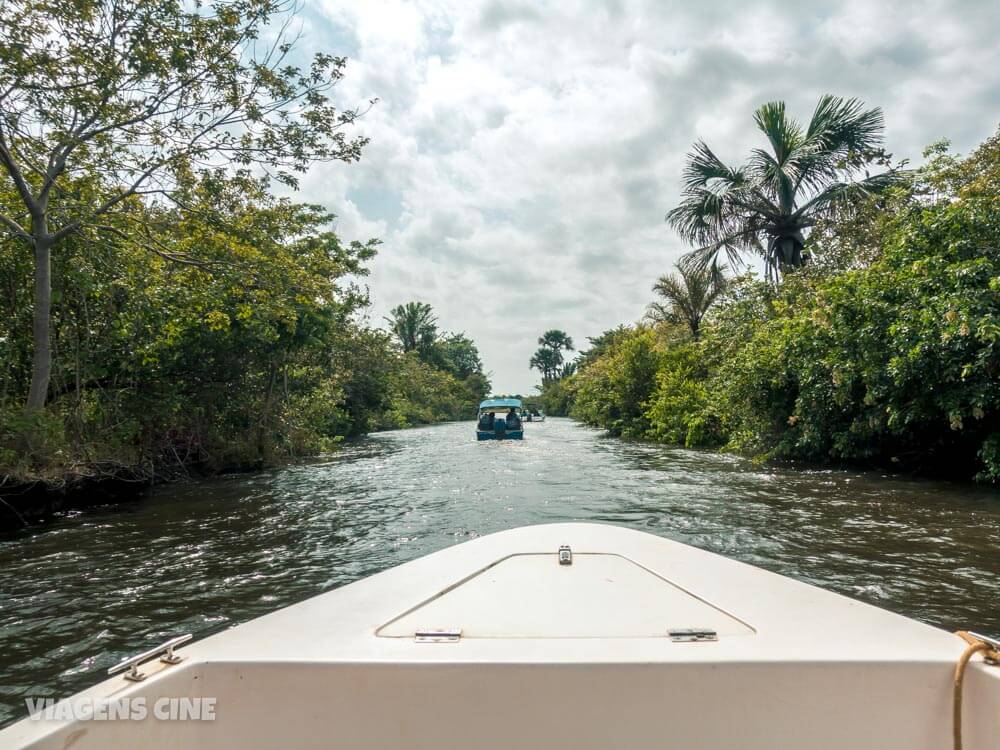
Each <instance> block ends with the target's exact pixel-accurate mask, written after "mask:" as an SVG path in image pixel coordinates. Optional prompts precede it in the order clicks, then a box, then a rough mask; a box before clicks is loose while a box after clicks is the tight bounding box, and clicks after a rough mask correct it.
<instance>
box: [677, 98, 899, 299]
mask: <svg viewBox="0 0 1000 750" xmlns="http://www.w3.org/2000/svg"><path fill="white" fill-rule="evenodd" d="M754 122H755V123H756V124H757V128H758V130H760V132H761V134H762V135H763V136H764V137H765V138H766V140H767V143H768V145H769V146H770V150H765V149H759V148H758V149H754V151H753V152H752V154H751V156H750V157H749V159H747V161H746V163H745V164H743V165H742V166H740V167H738V168H733V167H730V166H727V165H726V164H724V163H723V162H722V161H720V160H719V158H718V157H717V156H716V155H715V154H714V153H713V152H712V150H711V149H710V148H709V147H708V146H707V145H706V144H705V143H704V142H702V141H699V142H698V143H696V144H695V145H694V149H693V151H692V152H691V153H690V154H689V155H688V160H687V165H686V166H685V168H684V191H683V194H682V198H681V203H680V205H678V206H677V207H676V208H674V209H672V210H671V211H670V212H669V213H668V214H667V221H668V222H669V223H670V224H671V226H673V227H674V229H676V230H677V231H678V232H679V233H680V234H681V236H682V237H684V238H685V239H687V240H689V241H690V242H692V243H695V244H696V245H698V246H699V247H698V249H697V250H695V251H693V253H691V255H689V256H688V260H689V262H690V261H693V262H694V264H695V265H696V266H699V265H700V266H702V267H704V266H708V265H710V264H711V263H712V262H714V261H715V259H716V258H717V257H718V255H719V253H725V254H726V255H727V256H728V258H729V260H730V262H731V263H732V264H733V265H734V266H735V264H737V263H738V262H739V260H740V257H739V256H740V254H741V253H754V254H757V255H760V256H761V257H762V258H763V259H764V263H765V266H766V268H767V273H768V277H769V278H771V279H777V277H778V275H779V274H780V273H783V272H785V271H787V270H790V269H794V268H798V267H801V266H802V265H804V263H805V261H806V257H807V256H806V255H805V254H804V253H803V248H804V244H805V234H806V233H807V232H808V231H809V228H810V227H812V226H813V225H814V224H815V223H816V222H817V221H821V220H823V219H826V218H830V217H833V216H838V215H841V214H843V213H844V211H845V210H848V209H850V208H852V207H853V205H855V203H856V202H857V201H858V199H859V198H864V197H867V196H870V195H874V194H878V193H880V192H882V191H884V190H886V189H887V188H889V187H891V186H893V185H895V184H898V183H899V181H900V178H901V177H902V175H901V174H900V173H899V172H897V171H895V170H891V169H890V170H888V171H886V172H882V173H879V174H874V175H872V174H870V173H869V168H870V167H871V166H872V165H877V166H888V164H889V156H888V155H887V154H886V153H885V152H884V151H883V150H882V130H883V127H884V125H883V118H882V111H881V110H880V109H878V108H874V109H868V110H866V109H864V105H863V104H862V102H860V101H858V100H857V99H842V98H840V97H836V96H830V95H826V96H823V97H821V98H820V100H819V103H818V104H817V105H816V109H815V110H814V111H813V114H812V117H811V118H810V120H809V122H808V123H807V124H806V125H805V126H804V127H803V126H802V125H801V124H800V123H799V122H797V121H796V120H795V119H794V118H792V117H790V116H788V114H787V113H786V111H785V103H784V102H769V103H767V104H765V105H763V106H762V107H760V108H759V109H758V110H757V111H756V112H754ZM861 172H864V177H860V178H858V175H859V173H861Z"/></svg>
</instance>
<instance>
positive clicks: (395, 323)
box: [385, 302, 437, 352]
mask: <svg viewBox="0 0 1000 750" xmlns="http://www.w3.org/2000/svg"><path fill="white" fill-rule="evenodd" d="M385 321H386V322H387V323H388V324H389V330H391V331H392V332H393V334H395V336H396V338H397V339H399V344H400V346H402V347H403V351H404V352H411V351H414V350H416V351H418V352H424V351H427V350H428V349H430V348H431V347H432V346H434V342H435V341H436V340H437V318H436V317H434V309H433V308H432V307H431V306H430V305H428V304H427V303H426V302H407V303H406V304H405V305H397V306H396V307H394V308H393V309H392V310H391V311H390V313H389V315H388V316H387V317H386V318H385Z"/></svg>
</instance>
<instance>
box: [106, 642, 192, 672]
mask: <svg viewBox="0 0 1000 750" xmlns="http://www.w3.org/2000/svg"><path fill="white" fill-rule="evenodd" d="M191 638H193V636H192V635H191V634H190V633H188V634H186V635H179V636H177V637H176V638H171V639H170V640H169V641H167V642H166V643H163V644H160V645H159V646H157V647H156V648H151V649H149V651H143V652H142V653H141V654H136V655H135V656H130V657H129V658H128V659H126V660H125V661H122V662H119V663H118V664H115V666H113V667H111V669H109V670H108V674H116V673H117V672H122V671H124V670H126V669H127V670H128V671H127V672H125V674H124V675H123V676H124V677H125V679H126V680H130V681H132V682H142V681H143V680H145V679H146V675H145V674H143V673H142V672H140V671H139V665H140V664H142V663H143V662H146V661H149V660H150V659H152V658H154V657H157V656H159V657H160V661H162V662H163V663H164V664H177V663H178V662H181V661H183V660H184V657H183V656H178V655H177V654H175V653H174V649H175V648H177V647H178V646H180V645H181V644H182V643H187V642H188V641H190V640H191Z"/></svg>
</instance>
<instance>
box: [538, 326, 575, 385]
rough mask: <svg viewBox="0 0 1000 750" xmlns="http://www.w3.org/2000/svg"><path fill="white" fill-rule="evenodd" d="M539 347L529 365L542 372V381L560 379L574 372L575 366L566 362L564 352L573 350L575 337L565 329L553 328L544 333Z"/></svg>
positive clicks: (540, 338)
mask: <svg viewBox="0 0 1000 750" xmlns="http://www.w3.org/2000/svg"><path fill="white" fill-rule="evenodd" d="M538 343H539V344H540V347H539V349H538V350H537V351H536V352H535V353H534V354H533V355H532V356H531V360H530V361H529V362H528V365H529V366H530V367H531V369H533V370H538V371H539V372H540V373H542V382H543V383H548V382H551V381H554V380H558V379H560V378H563V377H565V376H567V375H570V374H571V373H572V372H573V369H574V368H573V366H572V365H569V369H567V365H565V364H564V361H565V360H564V358H563V352H571V351H573V339H571V338H570V337H569V336H568V335H567V334H566V332H565V331H560V330H558V329H552V330H550V331H546V332H545V333H543V334H542V335H541V336H540V337H539V339H538Z"/></svg>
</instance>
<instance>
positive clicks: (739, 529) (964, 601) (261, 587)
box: [0, 419, 1000, 724]
mask: <svg viewBox="0 0 1000 750" xmlns="http://www.w3.org/2000/svg"><path fill="white" fill-rule="evenodd" d="M473 429H474V427H473V424H472V423H471V422H470V423H455V424H446V425H439V426H435V427H428V428H422V429H415V430H407V431H401V432H392V433H384V434H378V435H374V436H372V437H371V438H369V439H367V440H365V441H363V442H361V443H358V444H354V445H350V446H348V447H346V448H345V449H343V450H342V451H340V452H338V453H337V454H335V455H331V456H327V457H324V458H321V459H317V460H313V461H309V462H307V463H300V464H296V465H293V466H287V467H284V468H282V469H279V470H275V471H271V472H266V473H260V474H253V475H240V476H230V477H223V478H220V479H215V480H211V481H203V482H192V483H185V484H177V485H172V486H168V487H164V488H159V489H157V490H156V491H155V492H153V493H151V494H150V495H149V496H147V497H146V498H144V499H143V500H141V501H139V502H136V503H131V504H128V505H124V506H121V507H117V508H108V509H99V510H95V511H89V512H87V513H80V514H73V515H70V516H68V517H65V518H62V519H59V520H57V521H56V522H55V523H53V524H51V525H48V526H46V527H44V528H42V529H39V530H33V531H26V532H22V533H20V534H18V535H16V536H13V537H6V538H0V724H6V723H9V722H10V721H12V720H14V719H17V718H19V717H21V716H23V715H25V713H26V709H25V703H24V698H25V696H27V695H31V696H53V697H61V696H65V695H68V694H70V693H72V692H74V691H76V690H79V689H80V688H82V687H85V686H87V685H89V684H92V683H94V682H97V681H98V680H100V679H102V678H103V676H104V672H105V670H106V668H107V667H108V666H110V665H112V664H114V663H115V662H116V661H118V660H119V659H120V658H122V657H124V656H127V655H129V654H131V653H134V652H138V651H141V650H143V649H144V648H147V647H149V646H151V645H155V643H157V642H160V641H162V640H165V639H166V638H167V637H168V636H171V635H175V634H179V633H194V634H195V636H196V637H201V636H205V635H208V634H210V633H213V632H215V631H218V630H220V629H223V628H227V627H230V626H232V625H234V624H236V623H239V622H243V621H246V620H249V619H250V618H253V617H256V616H258V615H261V614H264V613H266V612H269V611H271V610H274V609H277V608H279V607H283V606H285V605H287V604H290V603H292V602H295V601H298V600H301V599H304V598H306V597H309V596H313V595H315V594H319V593H321V592H323V591H326V590H328V589H331V588H335V587H337V586H340V585H343V584H345V583H348V582H350V581H354V580H356V579H358V578H361V577H363V576H366V575H368V574H370V573H374V572H376V571H379V570H383V569H385V568H388V567H390V566H393V565H397V564H399V563H402V562H405V561H407V560H410V559H412V558H414V557H418V556H420V555H424V554H426V553H428V552H433V551H434V550H437V549H440V548H442V547H446V546H448V545H451V544H457V543H459V542H463V541H465V540H467V539H471V538H473V537H476V536H480V535H482V534H488V533H490V532H493V531H498V530H501V529H506V528H511V527H515V526H522V525H526V524H537V523H549V522H555V521H566V520H581V521H598V522H602V523H612V524H621V525H624V526H630V527H633V528H637V529H642V530H645V531H649V532H652V533H654V534H659V535H662V536H666V537H670V538H672V539H677V540H680V541H683V542H687V543H689V544H693V545H695V546H697V547H701V548H704V549H707V550H711V551H713V552H717V553H720V554H723V555H726V556H729V557H733V558H736V559H738V560H742V561H744V562H748V563H751V564H754V565H759V566H761V567H764V568H767V569H769V570H773V571H776V572H778V573H782V574H785V575H788V576H792V577H793V578H798V579H800V580H804V581H808V582H810V583H814V584H817V585H819V586H822V587H824V588H827V589H831V590H834V591H838V592H840V593H843V594H846V595H847V596H851V597H855V598H857V599H861V600H863V601H866V602H870V603H872V604H876V605H878V606H880V607H884V608H886V609H890V610H893V611H896V612H900V613H903V614H906V615H908V616H910V617H914V618H916V619H919V620H923V621H924V622H928V623H932V624H934V625H940V626H942V627H945V628H950V629H954V628H957V627H972V628H974V629H979V630H982V631H985V632H992V633H1000V546H998V540H1000V493H998V492H997V491H995V490H987V489H977V488H975V487H970V486H967V485H953V484H945V483H935V482H928V481H924V480H909V479H899V478H886V477H882V476H881V475H879V474H874V473H860V472H852V471H841V470H836V471H835V470H802V469H793V468H772V467H760V466H756V465H754V464H752V463H750V462H748V461H745V460H742V459H738V458H734V457H731V456H720V455H715V454H711V453H702V452H697V451H687V450H678V449H671V448H665V447H660V446H648V445H636V444H628V443H623V442H620V441H618V440H613V439H609V438H606V437H603V436H602V434H601V433H599V432H597V431H595V430H591V429H589V428H586V427H583V426H580V425H578V424H575V423H573V422H570V421H568V420H561V419H550V420H549V421H547V422H545V423H543V424H537V423H536V424H528V425H527V426H526V439H525V440H524V442H504V443H493V442H484V443H477V442H476V441H475V438H474V433H473Z"/></svg>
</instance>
